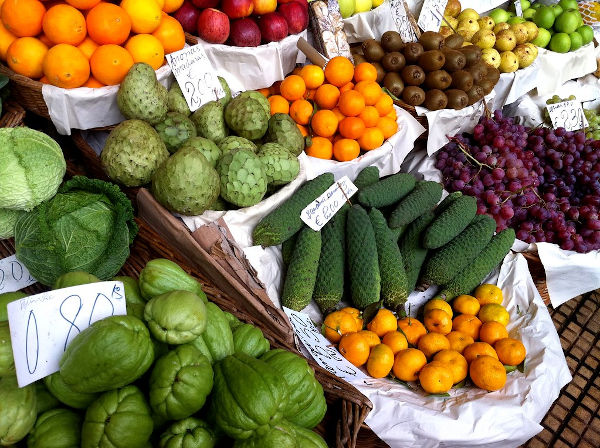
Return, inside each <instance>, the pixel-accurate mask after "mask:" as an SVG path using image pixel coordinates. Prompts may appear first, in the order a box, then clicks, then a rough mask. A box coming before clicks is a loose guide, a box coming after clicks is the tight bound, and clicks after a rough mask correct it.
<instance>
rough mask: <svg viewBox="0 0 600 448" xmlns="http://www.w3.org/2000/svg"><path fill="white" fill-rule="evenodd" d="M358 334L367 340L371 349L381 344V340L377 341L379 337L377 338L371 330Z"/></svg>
mask: <svg viewBox="0 0 600 448" xmlns="http://www.w3.org/2000/svg"><path fill="white" fill-rule="evenodd" d="M358 334H360V335H361V336H363V337H364V338H365V339H366V340H367V343H368V344H369V347H371V348H373V347H375V346H376V345H379V344H381V339H379V336H377V335H376V334H375V333H373V332H372V331H371V330H360V331H359V332H358Z"/></svg>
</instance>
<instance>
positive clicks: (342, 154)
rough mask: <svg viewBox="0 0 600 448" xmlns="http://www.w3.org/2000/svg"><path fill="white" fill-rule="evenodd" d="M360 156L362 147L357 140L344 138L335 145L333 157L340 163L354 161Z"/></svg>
mask: <svg viewBox="0 0 600 448" xmlns="http://www.w3.org/2000/svg"><path fill="white" fill-rule="evenodd" d="M359 154H360V146H358V142H357V141H356V140H352V139H349V138H342V139H339V140H336V142H335V143H334V144H333V157H335V160H337V161H338V162H348V161H350V160H354V159H356V158H357V157H358V155H359Z"/></svg>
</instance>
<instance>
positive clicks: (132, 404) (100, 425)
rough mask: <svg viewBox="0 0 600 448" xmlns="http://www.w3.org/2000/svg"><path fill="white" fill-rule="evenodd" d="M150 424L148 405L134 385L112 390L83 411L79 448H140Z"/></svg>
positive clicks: (147, 434) (151, 424) (151, 423)
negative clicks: (83, 417)
mask: <svg viewBox="0 0 600 448" xmlns="http://www.w3.org/2000/svg"><path fill="white" fill-rule="evenodd" d="M153 427H154V424H153V422H152V417H151V416H150V407H149V406H148V403H146V399H145V398H144V395H143V394H142V392H141V391H140V390H139V389H138V388H137V387H135V386H125V387H123V388H121V389H115V390H111V391H109V392H105V393H103V394H102V395H100V397H98V399H97V400H96V401H94V402H93V403H92V404H91V405H90V407H89V408H88V410H87V412H86V413H85V419H84V421H83V427H82V429H81V448H143V447H145V446H146V444H147V443H148V440H149V439H150V435H151V434H152V429H153Z"/></svg>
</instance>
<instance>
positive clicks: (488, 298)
mask: <svg viewBox="0 0 600 448" xmlns="http://www.w3.org/2000/svg"><path fill="white" fill-rule="evenodd" d="M473 295H474V296H475V298H476V299H477V300H479V304H480V305H481V306H483V305H487V304H488V303H497V304H499V305H500V304H502V300H503V296H502V290H501V289H500V288H498V287H497V286H496V285H490V284H487V283H486V284H483V285H480V286H478V287H477V289H476V290H475V293H474V294H473Z"/></svg>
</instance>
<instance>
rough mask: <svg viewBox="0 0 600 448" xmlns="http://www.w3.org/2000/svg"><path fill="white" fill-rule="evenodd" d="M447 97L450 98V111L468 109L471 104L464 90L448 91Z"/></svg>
mask: <svg viewBox="0 0 600 448" xmlns="http://www.w3.org/2000/svg"><path fill="white" fill-rule="evenodd" d="M446 96H447V97H448V107H449V108H450V109H456V110H460V109H463V108H465V107H467V104H469V97H468V95H467V94H466V93H465V92H464V90H459V89H450V90H446Z"/></svg>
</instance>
